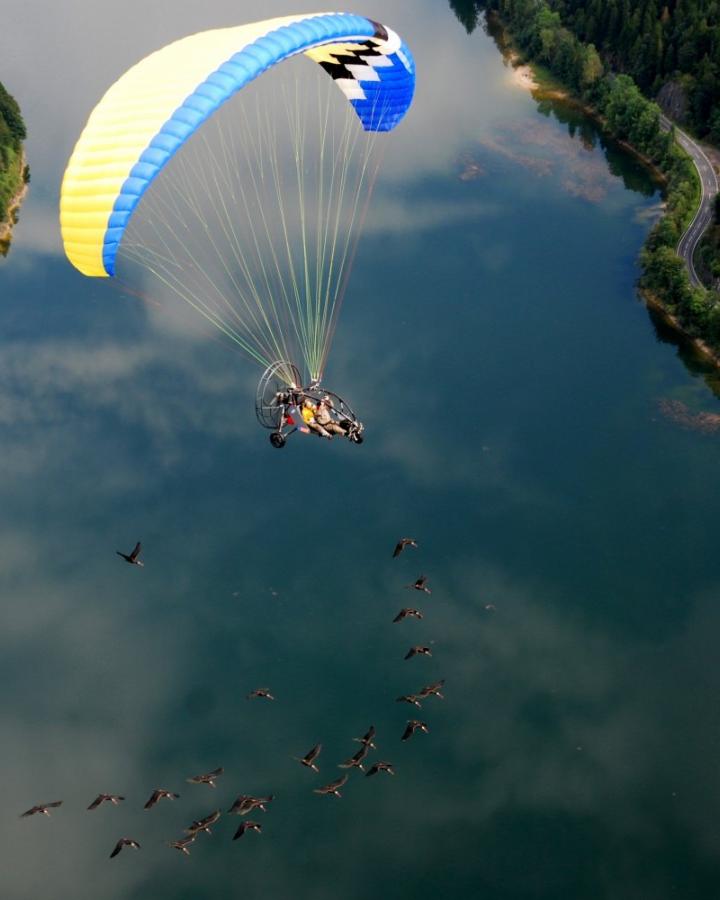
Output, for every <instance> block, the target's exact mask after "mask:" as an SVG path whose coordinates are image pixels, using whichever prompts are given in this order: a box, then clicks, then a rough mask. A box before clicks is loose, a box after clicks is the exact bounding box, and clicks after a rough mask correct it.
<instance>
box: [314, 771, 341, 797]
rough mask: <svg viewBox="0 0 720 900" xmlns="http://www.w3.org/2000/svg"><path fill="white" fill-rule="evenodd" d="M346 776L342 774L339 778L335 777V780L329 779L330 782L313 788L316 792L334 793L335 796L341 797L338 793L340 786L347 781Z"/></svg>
mask: <svg viewBox="0 0 720 900" xmlns="http://www.w3.org/2000/svg"><path fill="white" fill-rule="evenodd" d="M347 780H348V776H347V775H343V776H342V777H341V778H338V779H336V780H335V781H331V782H330V784H326V785H323V787H319V788H315V793H316V794H334V795H335V796H336V797H342V794H341V793H340V788H341V787H342V786H343V785H344V784H345V783H346V782H347Z"/></svg>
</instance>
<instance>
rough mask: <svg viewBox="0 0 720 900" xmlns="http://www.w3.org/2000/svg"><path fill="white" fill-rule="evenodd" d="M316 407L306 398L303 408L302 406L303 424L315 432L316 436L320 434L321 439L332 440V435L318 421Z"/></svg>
mask: <svg viewBox="0 0 720 900" xmlns="http://www.w3.org/2000/svg"><path fill="white" fill-rule="evenodd" d="M316 409H317V408H316V406H315V404H314V403H313V402H312V400H311V399H310V398H309V397H306V398H305V400H304V402H303V406H302V417H303V422H305V424H306V425H307V427H308V428H309V429H310V430H311V431H314V432H315V434H319V435H320V436H321V437H326V438H330V439H331V440H332V435H331V434H330V432H329V431H327V430H326V429H325V428H324V427H323V426H322V425H321V424H320V423H319V422H318V421H317V419H316V417H315V413H316Z"/></svg>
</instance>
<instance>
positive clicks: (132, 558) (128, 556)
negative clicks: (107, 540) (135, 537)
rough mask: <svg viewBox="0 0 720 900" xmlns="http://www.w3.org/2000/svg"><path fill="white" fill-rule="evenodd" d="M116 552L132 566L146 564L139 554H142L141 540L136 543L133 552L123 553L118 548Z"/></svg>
mask: <svg viewBox="0 0 720 900" xmlns="http://www.w3.org/2000/svg"><path fill="white" fill-rule="evenodd" d="M115 552H116V553H117V555H118V556H122V558H123V559H124V560H125V562H129V563H130V565H132V566H144V565H145V563H144V562H143V561H142V560H141V559H138V556H140V554H141V553H142V544H141V543H140V541H138V542H137V544H135V546H134V547H133V549H132V552H131V553H122V552H121V551H120V550H116V551H115Z"/></svg>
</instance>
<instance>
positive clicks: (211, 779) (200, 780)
mask: <svg viewBox="0 0 720 900" xmlns="http://www.w3.org/2000/svg"><path fill="white" fill-rule="evenodd" d="M224 771H225V769H223V767H222V766H220V768H218V769H214V770H213V771H212V772H208V773H207V775H193V776H192V778H186V779H185V780H186V781H188V782H190V784H209V785H210V787H217V785H216V784H215V779H216V778H217V777H218V776H219V775H222V773H223V772H224Z"/></svg>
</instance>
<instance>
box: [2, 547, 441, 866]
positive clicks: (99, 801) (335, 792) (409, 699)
mask: <svg viewBox="0 0 720 900" xmlns="http://www.w3.org/2000/svg"><path fill="white" fill-rule="evenodd" d="M417 546H418V543H417V541H416V540H415V539H414V538H401V539H400V540H399V541H398V542H397V544H396V545H395V549H394V550H393V559H396V558H397V557H398V556H400V554H401V553H402V552H403V550H405V548H406V547H415V548H416V547H417ZM116 553H117V554H118V556H120V557H122V558H123V559H124V560H125V561H126V562H127V563H129V564H130V565H134V566H143V565H144V564H143V561H142V560H141V559H140V555H141V553H142V544H141V543H140V541H138V542H137V543H136V544H135V547H134V548H133V549H132V551H131V552H130V553H123V552H121V551H120V550H117V551H116ZM405 587H406V588H409V589H412V590H416V591H420V592H422V593H425V594H431V593H432V591H431V590H430V587H429V586H428V580H427V578H426V576H425V575H421V576H420V577H419V578H417V579H416V580H415V581H414V582H412V583H410V584H407V585H405ZM406 618H414V619H422V618H423V613H422V612H421V611H420V610H419V609H416V608H415V607H410V606H406V607H403V608H402V609H401V610H400V611H399V612H398V614H397V615H396V616H395V618H394V619H393V620H392V621H393V623H398V622H402V621H403V620H404V619H406ZM414 656H432V652H431V648H430V647H427V646H424V645H414V646H412V647H410V649H409V650H408V652H407V653H406V655H405V657H404V658H405V659H406V660H407V659H412V658H413V657H414ZM444 684H445V679H441V680H440V681H437V682H434V683H432V684H429V685H426V686H425V687H423V688H421V689H420V690H418V691H417V692H415V693H413V694H404V695H402V696H400V697H398V698H397V702H398V703H408V704H410V705H412V706H414V707H416V708H418V709H420V708H421V706H422V702H423V701H424V700H426V699H427V698H429V697H439V698H440V699H442V698H443V694H442V689H443V686H444ZM246 697H247V699H248V700H258V699H259V700H268V701H274V700H275V697H274V696H273V694H272V692H271V691H270V689H269V688H255V689H254V690H252V691H250V692H249V693H248V694H247V695H246ZM429 730H430V729H429V727H428V725H427V723H426V722H422V721H420V720H419V719H409V720H408V721H407V725H406V727H405V730H404V732H403V734H402V736H401V740H402V741H408V740H409V739H410V738H411V737H412V736H413V735H414V734H415V732H417V731H419V732H422V733H425V734H427V733H428V732H429ZM376 733H377V732H376V730H375V726H374V725H371V726H370V727H369V728H368V730H367V731H366V732H365V734H364V735H362V737H356V738H353V740H354V741H356V742H357V743H359V744H360V747H359V749H358V750H357V751H356V752H355V753H354V754H353V755H352V756H350V757H349V758H348V759H346V760H345V761H344V762H342V763H340V764H339V768H341V769H346V770H351V769H359V770H360V771H361V772H364V774H365V776H366V777H370V776H373V775H377V774H380V773H384V774H386V775H395V768H394V766H393V764H392V763H390V762H387V761H386V760H377V761H376V762H373V763H372V765H370V766H369V767H368V768H367V769H366V767H365V761H366V758H367V756H368V754H369V753H370V751H371V750H376V749H377V747H376V745H375V743H374V738H375V736H376ZM321 752H322V744H316V745H315V746H314V747H312V749H310V750H309V751H308V752H307V753H306V754H305V755H304V756H294V757H292V759H294V760H295V761H296V762H299V763H300V764H301V765H302V766H304V767H305V768H307V769H311V770H312V771H313V772H316V773H319V772H320V768H319V766H318V764H317V759H318V757H319V756H320V753H321ZM223 774H224V769H223V768H222V767H220V768H217V769H213V771H212V772H207V773H204V774H201V775H193V776H191V777H190V778H187V779H186V780H187V782H189V783H190V784H195V785H207V786H209V787H211V788H214V787H216V786H217V785H216V781H217V779H218V778H219V777H220V776H221V775H223ZM348 779H349V774H348V772H345V773H344V774H343V775H341V776H340V777H339V778H336V779H334V780H333V781H330V782H329V783H328V784H324V785H322V786H321V787H317V788H314V792H315V793H316V794H323V795H332V796H335V797H341V796H342V793H341V791H342V788H343V787H344V786H345V784H347V782H348ZM178 799H180V795H179V794H177V793H175V792H174V791H169V790H165V789H164V788H155V790H153V792H152V793H151V794H150V797H149V798H148V800H147V802H146V803H145V805H144V807H143V809H145V810H149V809H152V808H153V807H154V806H156V805H157V804H158V803H159V802H160V801H161V800H178ZM274 799H275V797H274V795H273V794H270V795H268V796H266V797H253V796H251V795H248V794H241V795H240V796H239V797H237V798H236V799H235V800H234V802H233V803H232V805H231V806H230V808H229V809H228V810H227V813H226V814H227V815H239V816H242V817H244V816H247V815H248V814H249V813H252V812H253V811H255V810H260V811H261V812H266V811H267V807H268V805H269V804H270V803H271V802H272V801H273V800H274ZM124 800H125V797H123V796H121V795H120V794H105V793H101V794H98V795H97V797H95V799H94V800H93V801H92V802H91V803H90V805H89V806H88V807H87V809H88V811H89V812H93V811H94V810H97V809H98V808H100V807H101V806H103V805H104V804H106V803H107V804H109V805H111V806H118V805H119V804H120V803H122V802H123V801H124ZM62 803H63V801H62V800H55V801H53V802H52V803H42V804H38V805H36V806H31V807H30V809H28V810H26V811H25V812H24V813H21V815H20V817H21V818H28V817H30V816H35V815H44V816H49V815H50V810H51V809H57V808H58V807H60V806H62ZM221 815H222V811H221V810H219V809H216V810H214V811H213V812H211V813H209V814H208V815H207V816H204V817H203V818H200V819H197V820H195V821H193V822H191V824H190V825H189V826H188V827H187V828H185V829H184V832H183V836H182V837H180V838H178V839H176V840H171V841H167V842H166V843H167V845H168V846H169V847H172V848H173V849H175V850H179V851H180V852H181V853H183V854H184V855H186V856H189V855H190V850H189V849H188V848H189V846H190V844H192V843H193V842H194V841H195V839H196V838H197V836H198V835H199V834H201V833H203V832H204V833H207V834H211V833H212V830H211V829H212V826H214V825H215V823H216V822H217V821H218V820H219V819H220V817H221ZM248 831H253V832H256V833H260V832H262V825H261V824H260V823H259V822H257V821H255V820H253V819H246V818H243V819H242V821H241V822H240V824H239V826H238V827H237V829H236V831H235V833H234V835H233V838H232V839H233V840H234V841H235V840H238V839H239V838H241V837H243V835H245V834H246V832H248ZM125 847H130V848H132V849H135V850H139V849H140V843H139V842H138V841H137V840H135V839H134V838H130V837H121V838H119V839H118V841H117V843H116V844H115V846H114V847H113V849H112V852H111V853H110V859H113V858H114V857H116V856H117V855H118V854H119V853H120V852H121V851H122V850H123V849H124V848H125Z"/></svg>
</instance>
